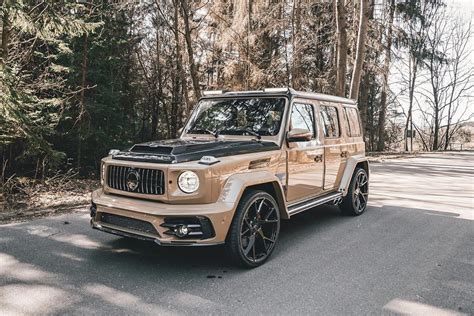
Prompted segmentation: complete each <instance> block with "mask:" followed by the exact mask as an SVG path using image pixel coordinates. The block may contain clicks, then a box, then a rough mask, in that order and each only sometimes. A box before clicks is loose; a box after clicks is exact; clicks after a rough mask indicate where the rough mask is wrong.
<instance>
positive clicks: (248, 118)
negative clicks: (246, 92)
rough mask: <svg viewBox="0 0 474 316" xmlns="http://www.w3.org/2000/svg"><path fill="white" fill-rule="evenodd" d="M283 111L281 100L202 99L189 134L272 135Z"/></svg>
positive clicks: (279, 124)
mask: <svg viewBox="0 0 474 316" xmlns="http://www.w3.org/2000/svg"><path fill="white" fill-rule="evenodd" d="M284 109H285V99H284V98H236V99H220V100H202V101H201V102H200V103H199V106H198V108H197V110H196V112H195V114H194V115H193V117H192V119H191V120H190V122H189V124H188V126H187V128H186V130H185V132H186V133H188V134H213V135H254V136H275V135H277V134H278V132H279V130H280V126H281V121H282V118H283V112H284Z"/></svg>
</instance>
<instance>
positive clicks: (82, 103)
mask: <svg viewBox="0 0 474 316" xmlns="http://www.w3.org/2000/svg"><path fill="white" fill-rule="evenodd" d="M87 42H88V36H87V33H84V42H83V43H84V44H83V45H84V46H83V48H82V65H81V71H82V75H81V93H80V97H79V105H80V109H79V117H78V118H77V126H78V139H77V162H76V163H77V165H76V167H77V168H78V169H79V168H80V167H81V159H82V157H81V155H82V121H83V116H84V115H85V113H86V104H85V92H86V79H87V44H88V43H87Z"/></svg>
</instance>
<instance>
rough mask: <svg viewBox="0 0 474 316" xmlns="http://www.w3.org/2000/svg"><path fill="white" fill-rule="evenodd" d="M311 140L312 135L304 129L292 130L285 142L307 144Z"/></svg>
mask: <svg viewBox="0 0 474 316" xmlns="http://www.w3.org/2000/svg"><path fill="white" fill-rule="evenodd" d="M312 138H313V133H311V132H310V131H309V130H307V129H306V128H293V129H292V130H291V131H289V132H288V134H287V135H286V140H287V141H288V142H289V143H292V142H308V141H310V140H311V139H312Z"/></svg>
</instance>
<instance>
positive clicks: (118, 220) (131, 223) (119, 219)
mask: <svg viewBox="0 0 474 316" xmlns="http://www.w3.org/2000/svg"><path fill="white" fill-rule="evenodd" d="M100 221H101V222H103V223H107V224H111V225H115V226H119V227H124V228H128V229H132V230H136V231H140V232H144V233H149V234H154V235H157V234H158V233H157V232H156V229H155V227H154V226H153V225H152V224H151V223H149V222H145V221H142V220H139V219H134V218H130V217H125V216H120V215H115V214H108V213H102V214H101V215H100Z"/></svg>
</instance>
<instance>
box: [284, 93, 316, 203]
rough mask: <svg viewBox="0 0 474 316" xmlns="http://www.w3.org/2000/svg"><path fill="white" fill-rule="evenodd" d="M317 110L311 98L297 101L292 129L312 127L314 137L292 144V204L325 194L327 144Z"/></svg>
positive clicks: (289, 152) (289, 195)
mask: <svg viewBox="0 0 474 316" xmlns="http://www.w3.org/2000/svg"><path fill="white" fill-rule="evenodd" d="M315 113H316V111H315V106H314V105H313V104H312V103H309V101H303V100H302V101H298V100H296V101H295V102H294V103H293V107H292V112H291V119H290V123H289V130H291V129H304V130H308V131H310V132H311V133H312V135H313V137H312V138H311V140H300V141H294V142H289V143H288V149H287V166H288V178H287V179H288V184H287V191H286V194H287V201H288V202H289V203H292V202H296V201H299V200H304V199H306V198H309V197H312V196H316V195H318V194H321V191H322V189H323V179H324V146H323V144H322V143H321V141H320V140H319V137H318V136H319V135H318V134H319V133H318V132H317V129H316V128H315V122H316V120H315Z"/></svg>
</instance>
